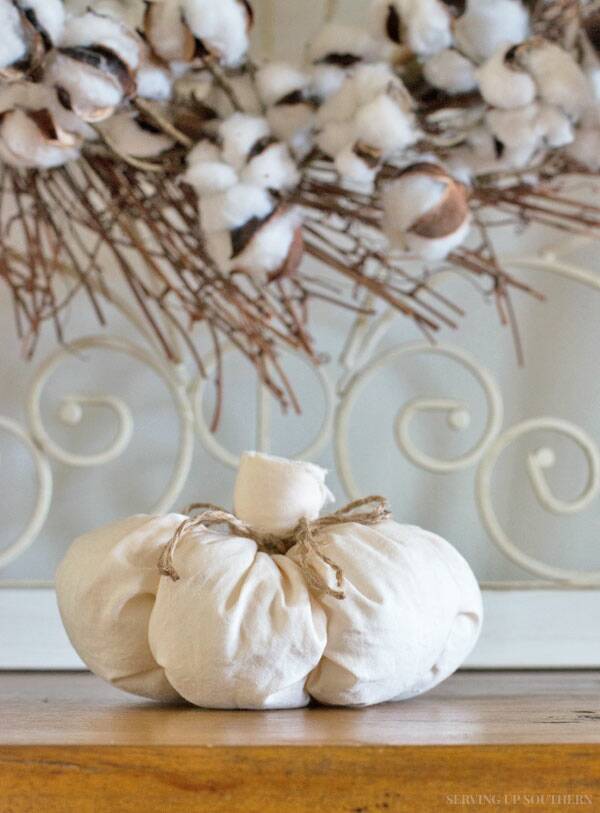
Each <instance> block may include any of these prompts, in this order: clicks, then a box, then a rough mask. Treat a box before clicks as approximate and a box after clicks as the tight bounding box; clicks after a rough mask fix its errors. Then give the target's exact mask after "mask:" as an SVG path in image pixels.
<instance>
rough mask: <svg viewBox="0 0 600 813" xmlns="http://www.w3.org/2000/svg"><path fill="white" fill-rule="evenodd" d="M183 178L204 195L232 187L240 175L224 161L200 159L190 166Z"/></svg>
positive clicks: (199, 193)
mask: <svg viewBox="0 0 600 813" xmlns="http://www.w3.org/2000/svg"><path fill="white" fill-rule="evenodd" d="M183 180H184V181H185V182H186V183H188V184H190V186H193V187H194V188H195V190H196V192H197V193H198V195H200V196H201V197H202V196H208V195H215V194H217V193H218V192H225V191H226V190H227V189H231V187H233V186H235V185H236V184H237V183H238V175H237V173H236V172H235V170H234V169H233V168H232V167H230V166H229V164H225V163H223V162H222V161H200V162H198V163H195V164H192V165H191V166H190V167H189V169H188V170H187V172H186V173H185V174H184V176H183Z"/></svg>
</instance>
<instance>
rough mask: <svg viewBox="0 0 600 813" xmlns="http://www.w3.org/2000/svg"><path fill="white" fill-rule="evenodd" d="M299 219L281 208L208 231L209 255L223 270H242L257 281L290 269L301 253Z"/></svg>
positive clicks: (294, 214) (288, 271)
mask: <svg viewBox="0 0 600 813" xmlns="http://www.w3.org/2000/svg"><path fill="white" fill-rule="evenodd" d="M299 225H300V221H299V218H298V215H297V213H296V212H295V211H294V210H286V209H285V208H281V209H280V210H276V211H273V212H271V213H270V214H269V215H268V216H266V217H265V218H263V219H262V220H261V219H256V220H251V221H248V222H247V223H246V224H242V226H241V227H239V228H238V229H234V230H231V231H225V230H222V231H218V232H212V233H210V234H208V235H207V241H206V245H207V249H208V251H209V253H210V256H211V257H212V258H213V260H214V261H215V262H216V264H217V265H218V267H219V269H220V270H221V271H222V272H223V273H224V274H230V273H232V272H234V271H237V272H243V273H245V274H248V275H249V276H251V277H253V278H254V279H256V280H257V281H258V282H260V283H263V284H264V283H266V282H268V281H269V280H271V279H275V278H278V277H279V276H281V275H284V274H287V273H293V272H294V271H295V269H296V267H297V265H298V263H299V261H300V257H301V254H302V239H301V231H300V228H299Z"/></svg>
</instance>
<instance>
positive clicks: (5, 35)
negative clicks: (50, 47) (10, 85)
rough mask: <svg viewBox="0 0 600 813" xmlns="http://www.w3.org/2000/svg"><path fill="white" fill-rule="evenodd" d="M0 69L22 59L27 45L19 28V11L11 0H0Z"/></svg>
mask: <svg viewBox="0 0 600 813" xmlns="http://www.w3.org/2000/svg"><path fill="white" fill-rule="evenodd" d="M0 31H2V36H1V37H0V70H2V69H3V68H8V67H10V66H11V65H13V64H14V63H15V62H18V61H19V60H21V59H24V57H25V55H26V54H27V46H26V43H25V38H24V36H23V30H22V28H21V22H20V17H19V12H18V11H17V9H16V8H15V6H14V5H13V3H12V0H0Z"/></svg>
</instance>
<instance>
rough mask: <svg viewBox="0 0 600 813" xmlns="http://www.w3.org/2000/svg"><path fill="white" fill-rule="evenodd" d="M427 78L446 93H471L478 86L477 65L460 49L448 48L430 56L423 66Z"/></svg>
mask: <svg viewBox="0 0 600 813" xmlns="http://www.w3.org/2000/svg"><path fill="white" fill-rule="evenodd" d="M423 75H424V76H425V79H426V80H427V81H428V82H429V84H430V85H432V86H433V87H434V88H438V89H439V90H443V91H445V92H446V93H450V94H457V93H469V91H471V90H475V88H476V87H477V79H476V77H475V66H474V65H473V63H472V62H470V61H469V60H468V59H467V58H466V57H464V56H463V55H462V54H459V52H458V51H455V50H454V49H453V48H446V49H445V50H444V51H440V52H439V53H438V54H435V55H434V56H432V57H430V58H429V59H428V60H427V62H425V64H424V66H423Z"/></svg>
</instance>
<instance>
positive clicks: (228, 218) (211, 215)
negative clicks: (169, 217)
mask: <svg viewBox="0 0 600 813" xmlns="http://www.w3.org/2000/svg"><path fill="white" fill-rule="evenodd" d="M272 209H273V203H272V201H271V197H270V195H269V193H268V192H267V191H266V190H264V189H261V188H260V187H258V186H252V185H250V184H237V185H236V186H233V187H231V188H230V189H227V190H226V191H225V192H221V193H220V194H218V195H214V196H212V197H209V198H202V199H201V200H200V221H201V224H202V228H203V229H204V230H205V231H207V232H215V231H224V230H231V229H237V228H239V227H240V226H243V225H244V223H247V222H248V220H250V219H251V218H253V217H257V218H264V217H266V216H267V215H269V214H270V213H271V211H272Z"/></svg>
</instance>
